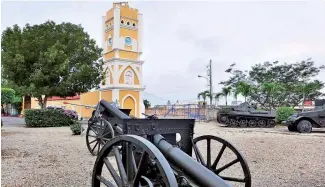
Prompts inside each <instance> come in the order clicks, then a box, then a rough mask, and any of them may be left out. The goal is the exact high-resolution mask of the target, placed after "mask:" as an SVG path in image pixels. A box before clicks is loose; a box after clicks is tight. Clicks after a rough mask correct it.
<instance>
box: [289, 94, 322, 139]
mask: <svg viewBox="0 0 325 187" xmlns="http://www.w3.org/2000/svg"><path fill="white" fill-rule="evenodd" d="M283 124H284V125H286V126H288V130H289V131H298V132H299V133H310V132H311V131H312V128H313V127H314V128H325V99H317V100H315V109H314V110H311V111H307V112H300V113H296V114H293V115H292V116H290V117H289V119H288V120H287V121H284V122H283Z"/></svg>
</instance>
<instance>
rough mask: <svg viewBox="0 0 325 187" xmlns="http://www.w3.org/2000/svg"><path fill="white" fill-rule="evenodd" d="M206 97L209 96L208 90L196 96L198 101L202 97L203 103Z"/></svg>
mask: <svg viewBox="0 0 325 187" xmlns="http://www.w3.org/2000/svg"><path fill="white" fill-rule="evenodd" d="M208 96H210V92H209V91H208V90H206V91H203V92H200V93H199V94H198V95H197V98H198V99H199V100H200V98H201V97H202V99H203V102H204V103H205V101H206V99H207V97H208Z"/></svg>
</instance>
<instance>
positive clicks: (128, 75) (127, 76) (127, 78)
mask: <svg viewBox="0 0 325 187" xmlns="http://www.w3.org/2000/svg"><path fill="white" fill-rule="evenodd" d="M124 84H133V72H132V71H131V70H128V71H126V72H125V73H124Z"/></svg>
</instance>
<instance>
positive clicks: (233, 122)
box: [229, 119, 238, 127]
mask: <svg viewBox="0 0 325 187" xmlns="http://www.w3.org/2000/svg"><path fill="white" fill-rule="evenodd" d="M237 126H238V122H237V120H235V119H230V123H229V127H237Z"/></svg>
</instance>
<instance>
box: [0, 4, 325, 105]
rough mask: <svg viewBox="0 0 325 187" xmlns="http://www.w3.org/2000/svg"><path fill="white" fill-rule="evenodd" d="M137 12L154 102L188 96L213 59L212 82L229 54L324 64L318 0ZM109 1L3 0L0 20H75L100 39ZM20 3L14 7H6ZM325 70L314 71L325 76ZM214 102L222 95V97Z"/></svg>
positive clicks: (233, 58)
mask: <svg viewBox="0 0 325 187" xmlns="http://www.w3.org/2000/svg"><path fill="white" fill-rule="evenodd" d="M130 6H132V7H134V8H138V9H139V11H140V12H141V13H143V16H144V54H143V60H145V64H144V81H145V85H146V87H147V89H146V92H148V93H152V94H154V95H156V96H157V97H160V98H163V99H165V100H162V99H160V98H156V97H154V96H151V95H148V94H147V95H145V96H146V97H147V98H148V99H149V100H151V101H152V103H154V104H158V103H166V100H171V101H176V100H190V99H195V98H196V96H197V93H198V92H200V91H203V90H205V89H206V81H205V79H200V78H198V77H197V75H198V74H204V73H205V66H206V65H207V64H208V62H209V59H212V60H213V76H214V79H213V80H214V90H215V91H219V90H221V87H220V85H218V84H217V83H218V82H219V81H220V80H225V79H226V78H227V74H226V73H225V72H224V70H225V69H226V68H227V67H228V65H229V64H231V63H232V62H236V63H237V65H238V67H240V68H244V69H247V68H249V66H251V65H253V64H255V63H259V62H264V61H268V60H269V61H273V60H279V61H288V62H296V61H300V60H304V59H306V58H308V57H312V58H313V60H314V61H315V62H316V63H317V64H318V65H321V64H325V47H324V46H325V32H324V30H325V11H324V9H325V2H323V1H312V2H311V1H309V2H278V1H274V2H269V1H268V2H265V1H253V2H245V3H244V2H233V1H232V2H226V1H218V2H153V3H150V2H130ZM111 7H112V2H98V1H97V2H8V1H6V2H3V3H2V13H1V14H2V18H1V21H2V23H1V27H2V30H3V29H4V27H7V26H12V25H13V24H15V23H18V24H19V25H20V26H23V25H24V24H26V23H32V24H36V23H41V22H44V21H46V20H48V19H52V20H54V21H56V22H62V21H69V22H72V23H76V24H81V25H82V26H83V27H84V28H85V30H86V31H87V32H89V34H90V35H91V37H93V38H94V39H96V41H97V42H98V44H99V45H101V16H102V15H104V14H105V11H106V10H108V9H109V8H111ZM12 10H20V11H12ZM324 77H325V73H324V72H323V73H322V74H321V75H319V78H321V79H323V80H324ZM220 102H221V103H223V102H224V101H223V100H221V101H220Z"/></svg>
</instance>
